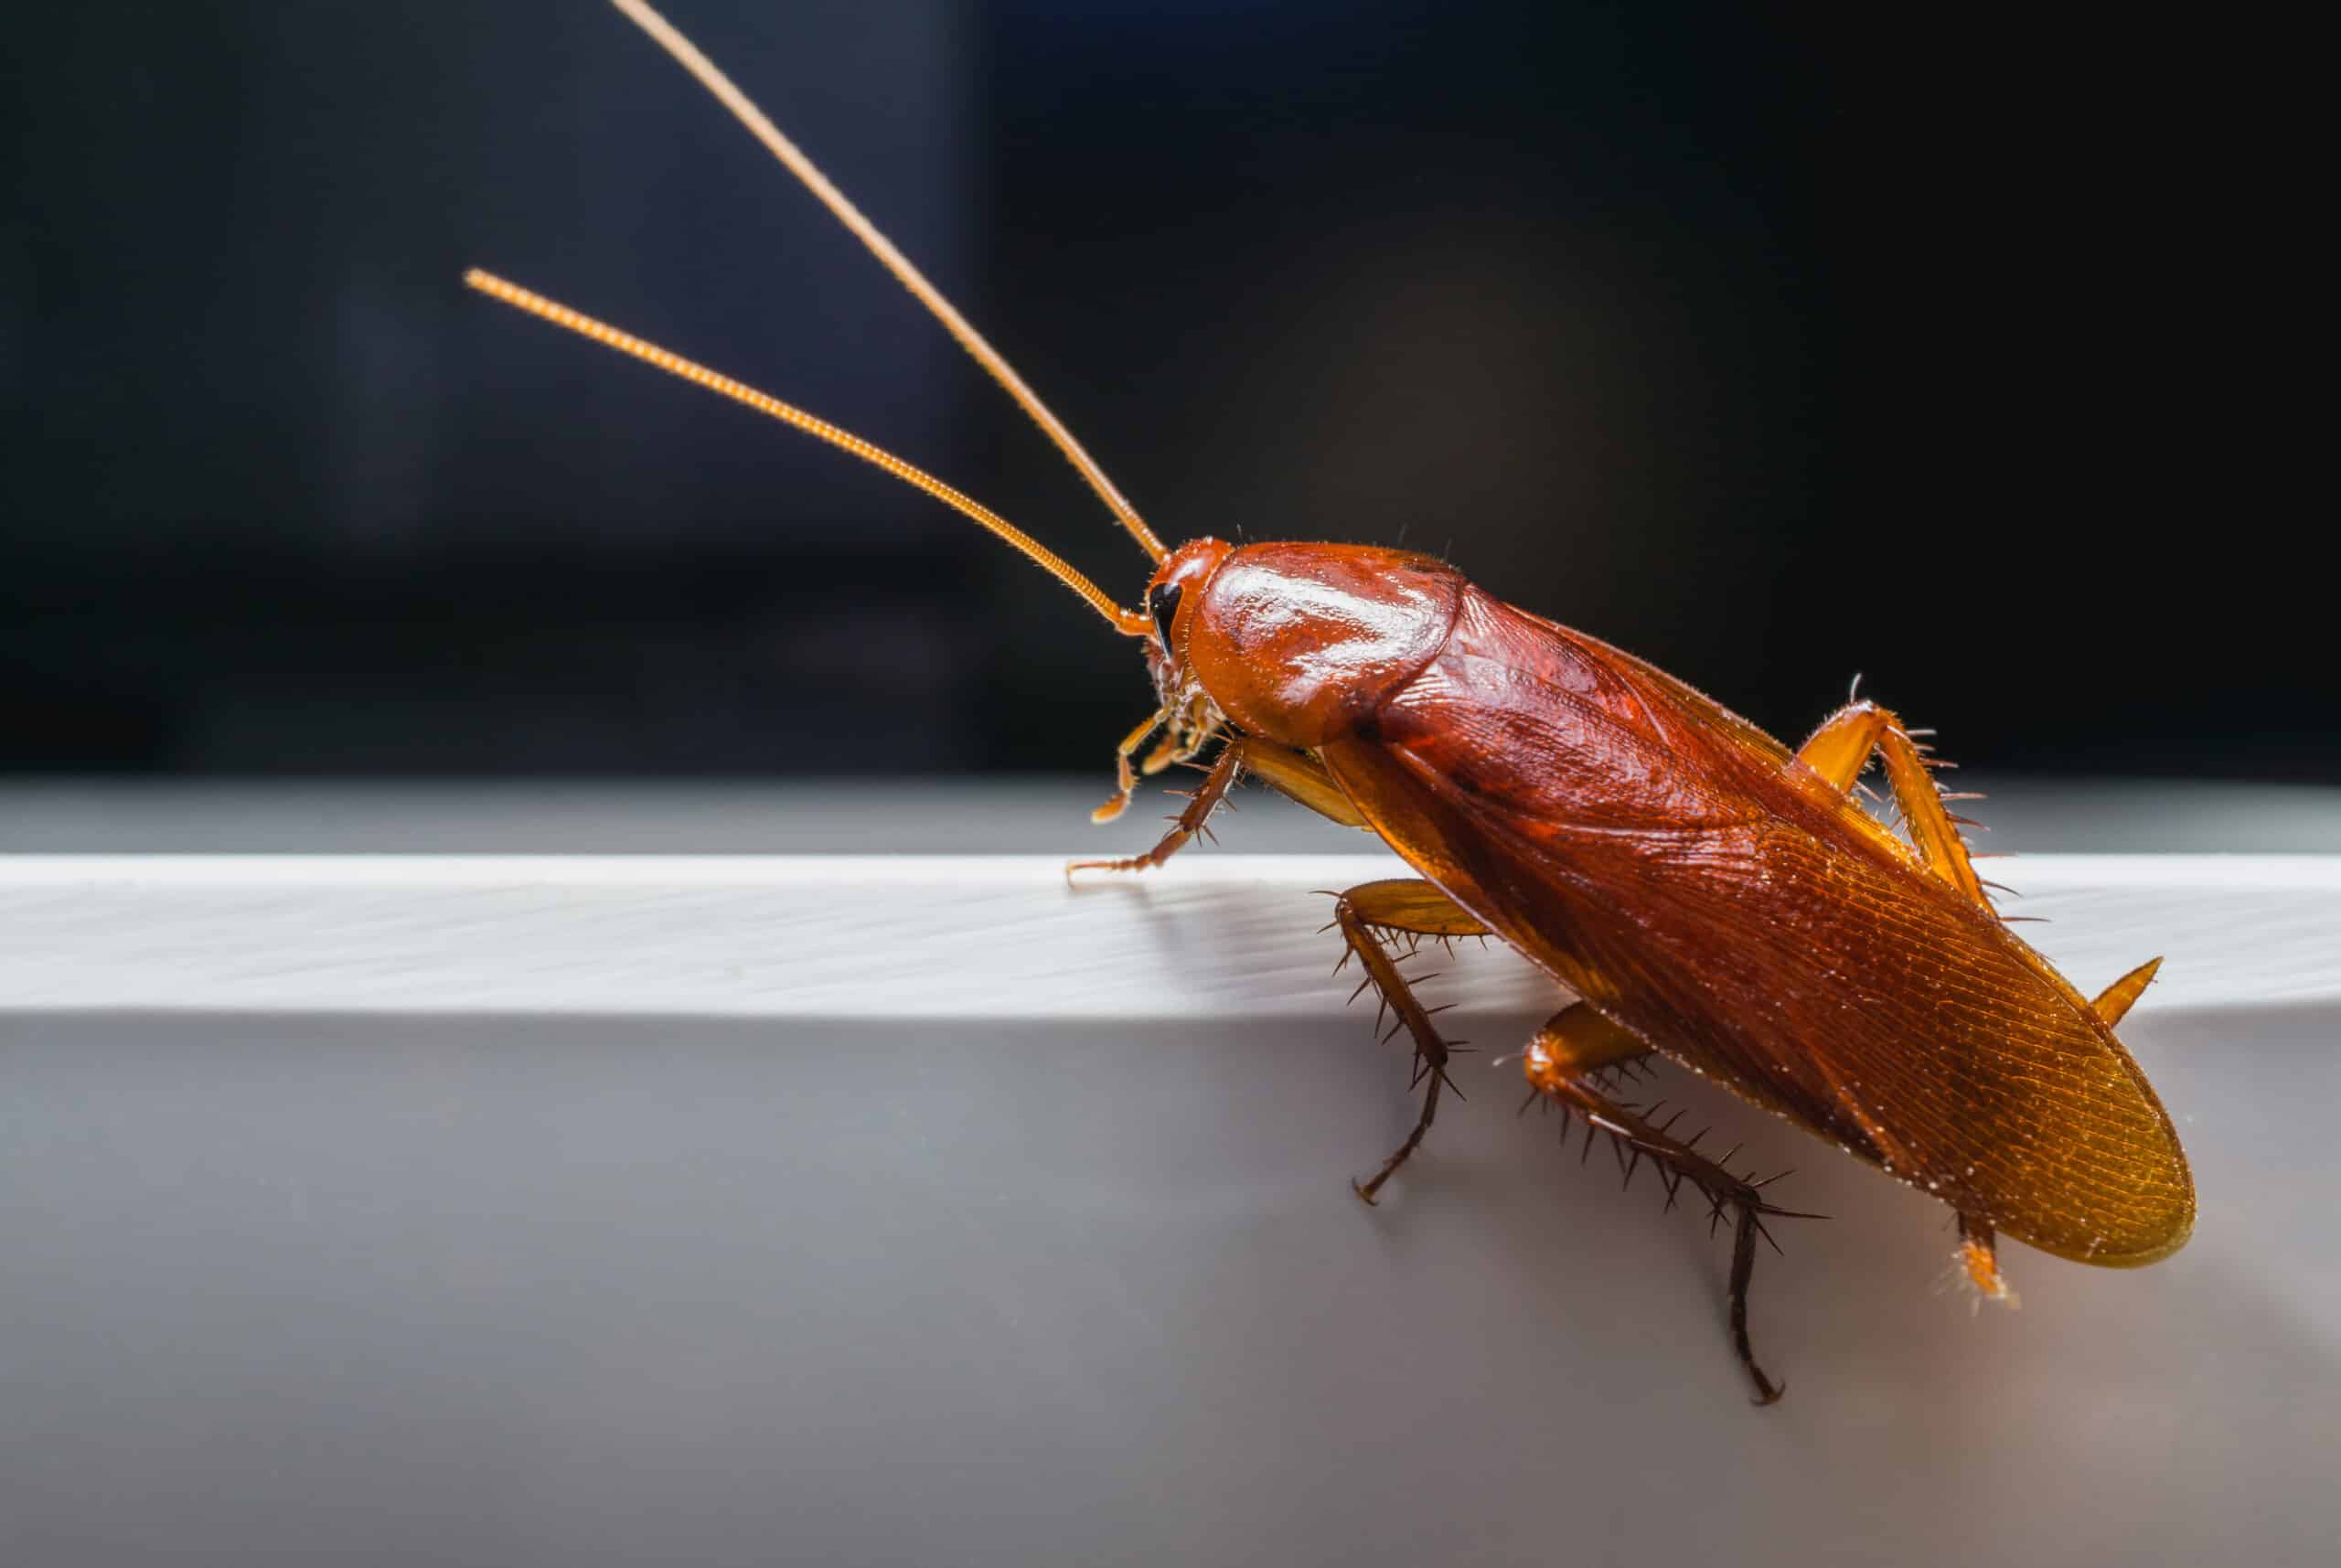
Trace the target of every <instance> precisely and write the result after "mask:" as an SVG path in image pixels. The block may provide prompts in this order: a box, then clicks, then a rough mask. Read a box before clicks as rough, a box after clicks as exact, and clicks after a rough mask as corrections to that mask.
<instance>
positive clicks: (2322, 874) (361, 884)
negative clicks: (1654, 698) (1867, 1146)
mask: <svg viewBox="0 0 2341 1568" xmlns="http://www.w3.org/2000/svg"><path fill="white" fill-rule="evenodd" d="M1400 874H1403V867H1401V865H1400V864H1399V862H1398V861H1397V860H1396V859H1395V858H1394V857H1391V856H1389V855H1387V854H1384V853H1369V854H1360V855H1330V856H1253V855H1213V854H1212V853H1210V852H1208V851H1204V852H1200V853H1198V852H1195V851H1190V852H1189V853H1187V854H1185V855H1182V856H1181V857H1180V858H1179V859H1177V860H1175V861H1173V862H1172V863H1171V865H1170V866H1168V867H1166V868H1163V869H1160V870H1157V871H1152V872H1149V873H1146V874H1144V875H1142V876H1138V877H1129V876H1113V875H1102V874H1101V875H1085V876H1084V877H1082V878H1081V879H1080V880H1078V881H1077V882H1075V883H1072V884H1069V883H1068V882H1067V880H1066V879H1065V876H1064V860H1063V859H1057V858H1053V857H1044V856H1032V855H1018V856H867V855H852V856H710V855H690V856H667V855H639V856H636V855H623V856H618V855H614V856H473V855H465V856H430V855H329V856H294V855H251V856H244V855H199V856H106V855H101V856H63V855H60V856H10V857H0V1020H5V1018H6V1017H7V1016H8V1015H9V1014H11V1013H18V1014H24V1013H39V1012H55V1011H87V1010H93V1009H138V1010H159V1011H174V1010H185V1011H200V1012H219V1011H260V1012H284V1011H299V1012H383V1013H418V1014H448V1013H495V1014H540V1015H546V1016H573V1015H577V1014H610V1015H619V1014H623V1015H652V1016H657V1015H662V1014H671V1015H676V1016H697V1017H742V1018H792V1017H793V1018H826V1019H838V1018H848V1019H857V1018H858V1019H937V1020H941V1019H954V1018H958V1019H1001V1018H1010V1019H1184V1018H1261V1019H1270V1018H1307V1017H1323V1016H1334V1015H1337V1014H1338V1013H1339V1011H1340V1009H1341V1008H1342V1006H1343V1003H1344V1000H1345V998H1346V997H1347V995H1348V991H1349V985H1350V982H1349V981H1347V980H1340V981H1337V980H1335V979H1333V978H1332V976H1331V969H1332V965H1333V962H1334V960H1335V959H1336V958H1337V957H1338V956H1339V955H1340V950H1339V946H1338V944H1337V943H1336V941H1335V939H1334V938H1333V937H1332V936H1331V935H1330V934H1325V933H1320V931H1319V929H1318V928H1319V927H1320V926H1322V925H1323V924H1324V923H1325V921H1326V919H1327V918H1329V916H1330V906H1329V904H1328V901H1327V900H1325V899H1324V898H1323V897H1321V896H1320V894H1319V892H1318V890H1322V889H1330V888H1340V887H1344V886H1348V885H1351V884H1352V883H1355V882H1358V881H1363V880H1372V879H1374V878H1377V877H1386V876H1395V875H1400ZM1987 874H1988V875H1992V876H1994V877H1995V878H1996V879H1998V880H2003V881H2006V882H2009V883H2011V884H2013V885H2014V886H2015V888H2017V889H2018V890H2020V891H2021V892H2022V893H2023V895H2024V896H2023V897H2021V898H2013V899H2008V900H2005V901H2004V902H2003V908H2004V910H2005V911H2006V912H2009V913H2011V914H2018V913H2021V914H2030V915H2044V916H2047V923H2038V924H2034V923H2027V924H2025V925H2022V926H2019V927H2018V928H2017V929H2018V933H2019V934H2021V935H2022V936H2024V938H2025V939H2026V941H2028V942H2031V943H2032V944H2034V945H2036V946H2037V947H2039V948H2040V949H2041V950H2042V951H2043V952H2044V953H2046V954H2047V955H2049V957H2050V958H2051V959H2052V960H2053V961H2054V962H2056V963H2057V964H2058V965H2059V966H2060V967H2061V968H2063V969H2064V970H2065V972H2066V973H2067V974H2068V976H2070V977H2071V978H2072V980H2073V982H2074V984H2075V985H2077V986H2078V987H2080V988H2081V989H2082V990H2084V991H2090V990H2094V989H2095V988H2097V987H2100V986H2102V985H2104V984H2106V983H2108V982H2110V981H2111V979H2113V978H2114V977H2115V976H2117V975H2119V974H2121V973H2122V972H2123V971H2124V970H2126V969H2127V968H2129V967H2130V966H2131V965H2134V964H2136V963H2138V962H2140V961H2142V960H2143V959H2144V958H2146V957H2149V956H2152V955H2155V954H2157V953H2159V954H2161V955H2165V958H2166V959H2167V962H2166V964H2165V968H2164V972H2163V977H2162V978H2161V979H2160V980H2159V981H2158V982H2157V983H2156V985H2155V987H2154V989H2153V990H2152V991H2150V992H2149V993H2148V995H2147V997H2146V998H2145V1000H2144V1002H2143V1003H2142V1004H2141V1008H2142V1012H2143V1013H2149V1014H2150V1013H2151V1012H2152V1011H2155V1010H2168V1009H2175V1008H2191V1009H2198V1010H2199V1009H2211V1008H2251V1007H2259V1006H2285V1007H2301V1006H2306V1007H2313V1008H2322V1007H2332V1008H2335V1009H2336V1019H2337V1020H2341V857H2313V856H2297V857H2295V856H2270V855H2235V856H2207V855H2186V856H2178V855H2170V856H2153V855H2119V856H2048V855H2041V856H2026V857H2023V858H2021V859H2006V860H1997V861H1993V862H1990V863H1989V865H1988V868H1987ZM1440 967H1442V968H1444V969H1446V970H1447V971H1448V973H1447V974H1446V975H1445V976H1443V978H1442V979H1441V980H1439V981H1438V982H1436V983H1435V984H1434V986H1433V988H1432V994H1433V996H1434V998H1435V999H1436V1000H1438V1001H1453V1002H1455V1003H1457V1004H1458V1005H1459V1012H1460V1013H1462V1014H1465V1015H1470V1014H1480V1015H1502V1016H1506V1017H1513V1016H1524V1015H1531V1014H1534V1013H1536V1012H1537V1011H1538V1010H1539V1009H1540V1008H1549V1007H1550V1006H1552V1005H1553V1004H1554V1001H1555V991H1554V989H1553V987H1551V986H1550V984H1549V983H1548V982H1547V981H1546V980H1545V978H1544V977H1543V976H1540V975H1538V974H1536V973H1535V972H1534V970H1533V969H1531V968H1530V967H1529V966H1528V965H1526V964H1525V963H1524V962H1523V961H1522V960H1521V959H1519V958H1518V957H1517V956H1516V955H1513V954H1511V953H1509V952H1507V951H1504V950H1502V949H1501V948H1500V947H1498V948H1491V950H1490V951H1487V952H1484V953H1482V952H1480V951H1478V950H1477V949H1476V947H1467V948H1466V949H1465V950H1464V951H1463V952H1461V953H1459V955H1457V957H1456V959H1455V960H1454V961H1453V962H1452V963H1448V962H1446V961H1444V960H1442V962H1441V965H1440Z"/></svg>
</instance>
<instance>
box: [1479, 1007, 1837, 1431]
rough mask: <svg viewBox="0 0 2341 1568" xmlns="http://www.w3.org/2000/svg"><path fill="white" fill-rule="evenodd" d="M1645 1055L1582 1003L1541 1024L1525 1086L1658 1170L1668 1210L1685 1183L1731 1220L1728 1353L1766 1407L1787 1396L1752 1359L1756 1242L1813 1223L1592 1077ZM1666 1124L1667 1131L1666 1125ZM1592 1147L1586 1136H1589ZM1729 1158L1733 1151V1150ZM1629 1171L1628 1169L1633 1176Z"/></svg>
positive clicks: (1714, 1215)
mask: <svg viewBox="0 0 2341 1568" xmlns="http://www.w3.org/2000/svg"><path fill="white" fill-rule="evenodd" d="M1648 1049H1649V1048H1648V1047H1647V1046H1645V1045H1643V1044H1642V1042H1641V1040H1638V1039H1636V1038H1635V1037H1634V1036H1632V1035H1630V1034H1628V1033H1627V1032H1626V1031H1625V1030H1623V1029H1619V1028H1618V1026H1616V1025H1615V1024H1612V1023H1610V1022H1609V1020H1608V1019H1604V1018H1602V1017H1601V1015H1600V1014H1598V1013H1597V1012H1595V1011H1594V1010H1593V1009H1592V1008H1588V1007H1587V1006H1586V1004H1585V1003H1583V1002H1578V1003H1575V1004H1573V1005H1572V1006H1570V1007H1567V1008H1563V1009H1562V1010H1561V1011H1560V1012H1558V1013H1556V1014H1555V1015H1554V1016H1553V1017H1552V1018H1551V1019H1548V1020H1546V1022H1545V1027H1544V1028H1543V1029H1539V1030H1537V1032H1536V1038H1535V1039H1534V1040H1533V1041H1531V1042H1530V1044H1529V1047H1528V1050H1527V1051H1525V1052H1524V1053H1523V1060H1522V1065H1523V1070H1524V1071H1525V1072H1526V1073H1527V1076H1528V1082H1529V1084H1530V1085H1531V1086H1532V1087H1533V1088H1534V1089H1535V1090H1537V1091H1538V1092H1539V1093H1544V1094H1545V1095H1547V1096H1549V1097H1551V1098H1552V1099H1554V1100H1555V1101H1557V1102H1559V1103H1560V1104H1561V1105H1562V1106H1563V1107H1564V1108H1565V1109H1567V1110H1573V1111H1576V1112H1578V1113H1579V1114H1581V1115H1583V1116H1584V1117H1585V1119H1586V1121H1587V1124H1589V1125H1590V1126H1591V1127H1598V1128H1600V1129H1601V1130H1602V1131H1604V1132H1607V1133H1609V1135H1610V1136H1611V1137H1612V1138H1613V1139H1614V1140H1615V1141H1616V1143H1617V1146H1618V1147H1619V1151H1620V1153H1621V1156H1623V1155H1630V1157H1631V1158H1632V1160H1633V1161H1634V1162H1639V1161H1640V1160H1642V1159H1648V1160H1649V1161H1651V1163H1652V1165H1653V1166H1654V1167H1655V1168H1657V1169H1658V1171H1659V1173H1660V1177H1661V1179H1662V1183H1663V1185H1664V1188H1665V1191H1666V1203H1667V1207H1668V1208H1670V1209H1671V1208H1673V1206H1674V1204H1675V1202H1676V1200H1678V1199H1679V1197H1680V1196H1681V1192H1682V1188H1683V1186H1684V1183H1686V1182H1687V1183H1689V1184H1690V1186H1691V1187H1692V1188H1693V1189H1694V1190H1695V1191H1696V1192H1698V1193H1699V1195H1700V1196H1701V1197H1704V1198H1705V1200H1707V1207H1708V1213H1709V1217H1710V1220H1711V1221H1714V1222H1720V1221H1722V1220H1723V1219H1724V1218H1726V1216H1728V1217H1729V1218H1730V1219H1731V1220H1732V1221H1733V1224H1732V1245H1731V1279H1730V1285H1729V1290H1728V1309H1729V1321H1730V1328H1731V1343H1732V1349H1733V1350H1734V1351H1735V1352H1736V1353H1737V1356H1738V1358H1739V1364H1740V1366H1741V1368H1742V1369H1743V1370H1744V1371H1746V1372H1747V1374H1748V1381H1750V1382H1752V1383H1753V1384H1755V1387H1756V1394H1755V1400H1756V1403H1758V1404H1770V1403H1773V1402H1774V1401H1775V1400H1777V1399H1779V1398H1780V1395H1781V1394H1782V1393H1783V1392H1787V1385H1786V1384H1784V1383H1779V1382H1775V1381H1773V1380H1772V1378H1771V1377H1770V1375H1769V1373H1767V1372H1766V1371H1764V1369H1763V1367H1762V1366H1761V1365H1760V1364H1758V1361H1757V1360H1756V1351H1755V1347H1754V1345H1753V1343H1752V1342H1751V1341H1750V1339H1749V1337H1748V1282H1749V1281H1750V1280H1751V1279H1752V1278H1753V1277H1754V1275H1755V1272H1756V1243H1758V1242H1759V1241H1760V1242H1763V1243H1766V1244H1768V1245H1769V1246H1771V1247H1772V1249H1773V1250H1774V1251H1776V1252H1777V1251H1779V1243H1777V1242H1774V1241H1773V1240H1772V1235H1771V1232H1770V1231H1769V1230H1768V1229H1767V1228H1766V1227H1765V1224H1764V1221H1765V1220H1766V1219H1768V1218H1771V1217H1780V1218H1784V1219H1785V1218H1790V1217H1794V1218H1800V1219H1801V1218H1811V1217H1812V1216H1807V1215H1803V1214H1801V1213H1799V1212H1798V1211H1794V1210H1790V1209H1783V1208H1781V1207H1780V1206H1779V1205H1777V1204H1774V1203H1771V1202H1769V1201H1768V1200H1766V1199H1765V1197H1764V1193H1763V1189H1762V1186H1760V1185H1759V1184H1758V1183H1757V1182H1755V1181H1753V1180H1751V1179H1748V1178H1747V1177H1743V1176H1738V1175H1735V1174H1734V1173H1733V1172H1732V1171H1731V1170H1730V1168H1729V1167H1728V1162H1729V1160H1730V1156H1729V1155H1726V1156H1724V1157H1722V1158H1720V1159H1717V1158H1712V1157H1708V1156H1706V1155H1704V1154H1701V1153H1700V1152H1699V1151H1698V1149H1697V1148H1696V1147H1694V1144H1695V1142H1696V1141H1697V1140H1696V1139H1694V1140H1692V1141H1691V1142H1687V1143H1686V1142H1684V1140H1682V1139H1680V1138H1677V1137H1675V1136H1673V1135H1672V1134H1671V1133H1669V1132H1668V1131H1667V1130H1666V1127H1665V1126H1653V1125H1652V1124H1651V1123H1650V1122H1649V1121H1648V1120H1647V1119H1646V1115H1645V1114H1642V1113H1637V1112H1635V1111H1632V1110H1630V1109H1628V1108H1627V1107H1626V1106H1624V1105H1622V1104H1619V1103H1618V1102H1617V1101H1616V1100H1614V1099H1612V1098H1610V1096H1609V1094H1608V1093H1605V1092H1604V1091H1603V1090H1602V1088H1601V1087H1600V1086H1599V1085H1598V1083H1597V1082H1596V1075H1597V1074H1598V1072H1600V1071H1601V1069H1603V1068H1604V1067H1605V1066H1608V1065H1610V1064H1611V1063H1612V1062H1614V1061H1619V1060H1632V1059H1633V1057H1634V1056H1636V1055H1639V1054H1640V1053H1641V1052H1644V1051H1647V1050H1648ZM1668 1125H1672V1124H1671V1123H1670V1124H1668ZM1590 1140H1591V1134H1590V1132H1588V1133H1587V1142H1588V1144H1589V1143H1590ZM1734 1152H1737V1151H1736V1150H1735V1151H1734ZM1631 1168H1632V1167H1631V1165H1630V1164H1629V1166H1628V1169H1629V1170H1630V1169H1631Z"/></svg>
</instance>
